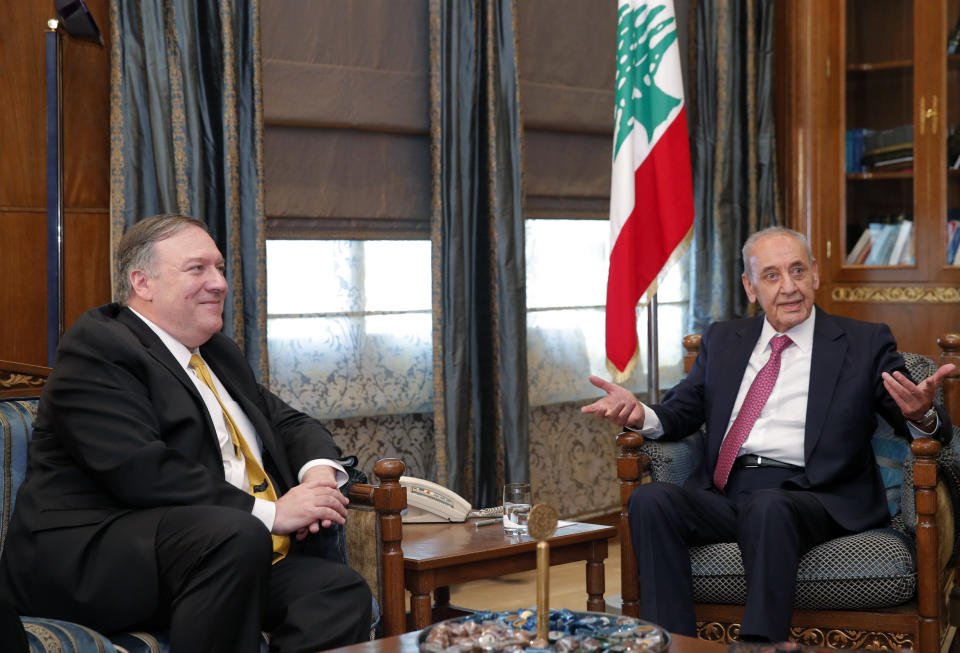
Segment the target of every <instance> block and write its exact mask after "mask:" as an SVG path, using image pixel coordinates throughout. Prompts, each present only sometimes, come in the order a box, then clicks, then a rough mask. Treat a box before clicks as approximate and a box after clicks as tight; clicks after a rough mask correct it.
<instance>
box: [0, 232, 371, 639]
mask: <svg viewBox="0 0 960 653" xmlns="http://www.w3.org/2000/svg"><path fill="white" fill-rule="evenodd" d="M117 258H118V268H119V271H120V275H121V277H122V282H121V284H120V287H119V289H118V295H117V296H118V298H119V299H120V300H121V303H119V304H108V305H106V306H101V307H99V308H95V309H93V310H91V311H88V312H87V313H85V314H84V315H82V316H81V317H80V318H79V319H78V320H77V322H76V323H75V324H74V325H73V326H72V327H71V329H70V330H69V331H68V332H67V333H66V334H65V336H64V338H63V341H62V344H61V345H60V348H59V351H58V353H57V359H56V362H55V365H54V369H53V372H52V373H51V375H50V378H49V381H48V382H47V385H46V387H45V388H44V391H43V394H42V396H41V398H40V403H39V407H38V415H37V421H36V425H35V428H34V433H33V439H32V441H31V443H30V449H29V468H28V471H27V477H26V479H25V480H24V482H23V484H22V486H21V489H20V493H19V495H18V498H17V502H16V507H15V510H14V514H13V517H12V521H11V526H10V531H9V534H8V536H7V539H6V547H5V550H4V560H3V564H2V565H0V567H2V569H0V572H2V573H3V576H4V578H3V581H4V582H3V585H4V586H5V590H6V592H7V593H8V594H9V596H10V597H12V599H13V601H14V603H15V605H16V607H17V608H18V609H19V610H20V611H21V612H22V613H25V614H32V615H42V616H44V617H52V618H62V619H67V620H71V621H77V622H79V623H81V624H84V625H88V626H91V627H94V628H96V629H98V630H101V631H104V632H111V631H116V630H120V629H130V628H135V627H137V626H141V625H147V626H154V625H160V624H163V625H169V628H170V646H171V650H172V651H204V652H208V651H224V652H225V653H236V652H238V651H251V652H252V651H257V650H258V647H259V639H260V637H259V634H260V632H261V630H266V631H269V633H270V648H271V650H277V651H317V650H322V649H327V648H333V647H336V646H342V645H347V644H351V643H355V642H358V641H361V640H363V639H365V638H367V637H368V636H369V628H370V610H371V595H370V590H369V588H368V587H367V586H366V583H365V582H364V581H363V579H362V578H361V577H360V576H359V575H358V574H357V573H356V572H354V571H353V570H352V569H350V568H349V567H347V566H346V565H343V564H340V563H338V562H334V561H331V560H327V559H324V558H322V557H319V556H318V555H317V553H318V551H319V550H320V548H321V544H322V543H321V541H320V540H321V538H322V537H323V536H324V535H326V534H327V532H328V529H329V528H330V527H331V525H332V524H343V523H344V521H345V518H346V505H345V504H346V503H347V499H346V498H345V497H344V496H343V494H342V493H341V492H340V490H339V486H340V485H342V483H343V482H344V481H346V478H347V476H346V472H345V470H344V468H343V466H342V464H341V462H339V461H338V459H340V458H341V452H340V449H339V448H338V447H337V446H336V444H335V443H334V441H333V438H332V437H331V435H330V433H329V432H328V431H327V430H326V429H325V428H324V427H323V426H322V425H321V424H320V423H319V422H317V421H316V420H314V419H311V418H310V417H308V416H306V415H304V414H302V413H300V412H298V411H296V410H294V409H293V408H291V407H290V406H288V405H287V404H285V403H284V402H283V401H281V400H280V399H279V398H278V397H277V396H275V395H274V394H272V393H271V392H270V391H268V390H267V389H266V388H264V387H263V386H261V385H260V384H259V383H258V382H257V380H256V379H255V378H254V375H253V372H252V370H251V369H250V366H249V365H248V364H247V362H246V360H245V359H244V357H243V354H242V353H241V352H240V350H239V349H238V348H237V346H236V345H235V344H234V343H233V342H232V341H231V340H230V339H229V338H227V337H226V336H224V335H223V334H221V333H220V328H221V326H222V324H223V319H222V313H223V304H224V299H225V296H226V291H227V284H226V281H225V279H224V275H223V268H224V260H223V256H222V255H221V254H220V252H219V251H218V249H217V247H216V245H215V244H214V242H213V240H212V239H211V238H210V236H209V235H208V234H207V232H206V229H205V226H204V224H203V223H202V222H200V221H197V220H194V219H193V218H187V217H184V216H170V215H164V216H155V217H153V218H150V219H148V220H144V221H142V222H140V223H138V224H137V225H135V226H134V227H132V228H131V229H130V230H129V231H128V233H127V234H126V235H125V236H124V238H123V240H122V241H121V242H120V244H119V247H118V252H117Z"/></svg>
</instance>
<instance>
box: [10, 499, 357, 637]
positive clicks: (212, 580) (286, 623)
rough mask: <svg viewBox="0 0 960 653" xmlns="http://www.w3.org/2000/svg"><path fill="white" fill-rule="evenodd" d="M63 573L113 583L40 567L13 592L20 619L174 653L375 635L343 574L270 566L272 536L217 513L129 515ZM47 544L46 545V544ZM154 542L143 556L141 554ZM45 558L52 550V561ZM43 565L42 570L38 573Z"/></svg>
mask: <svg viewBox="0 0 960 653" xmlns="http://www.w3.org/2000/svg"><path fill="white" fill-rule="evenodd" d="M61 530H62V531H67V532H62V533H47V534H46V535H49V536H54V537H58V538H61V539H62V542H63V545H62V549H63V551H64V553H65V554H66V555H65V556H64V558H65V561H64V562H63V564H66V565H73V566H76V565H80V564H82V565H84V566H85V567H84V568H85V569H86V568H89V569H90V570H104V569H106V570H108V572H109V573H106V574H104V573H99V572H97V573H94V572H93V571H91V572H90V573H86V574H81V577H83V576H85V577H87V578H88V579H89V581H88V582H82V583H80V586H79V587H64V586H63V583H60V584H57V582H56V580H57V576H58V575H62V576H65V574H58V572H57V569H56V568H57V565H58V564H60V561H59V560H49V559H47V560H42V561H39V560H38V561H37V564H36V566H35V568H34V569H32V570H31V574H30V575H31V576H33V577H34V579H35V580H36V582H34V583H30V585H29V587H23V586H20V587H18V588H17V590H18V591H17V592H16V595H17V599H18V600H17V607H18V609H19V610H20V611H21V612H22V613H25V614H32V615H36V616H44V617H54V618H59V619H67V620H70V621H76V622H78V623H81V624H83V625H86V626H90V627H93V628H95V629H97V630H100V631H101V632H105V633H110V632H115V631H118V630H128V629H133V628H137V627H140V628H143V627H147V628H153V627H169V629H170V650H171V652H172V653H181V652H192V651H197V652H202V653H208V652H218V651H222V652H223V653H244V652H250V653H253V652H255V651H259V641H260V631H261V630H267V631H269V632H270V635H271V638H270V648H271V650H276V651H283V652H293V651H319V650H324V649H329V648H335V647H337V646H344V645H347V644H352V643H356V642H359V641H362V640H364V639H367V638H368V637H369V633H370V610H371V595H370V590H369V588H367V585H366V583H365V582H364V581H363V579H362V578H361V577H360V576H359V574H357V573H356V572H355V571H353V570H352V569H350V568H349V567H347V566H346V565H343V564H340V563H336V562H332V561H330V560H325V559H322V558H317V557H313V556H310V555H300V554H297V553H293V552H294V551H297V550H298V549H301V548H303V547H302V546H301V545H300V543H294V544H293V545H292V547H291V555H289V556H287V557H286V558H284V559H283V560H281V561H280V562H278V563H277V564H275V565H271V564H270V561H271V559H272V557H273V554H272V542H271V539H270V534H269V533H268V532H267V529H266V528H264V526H263V524H262V523H261V522H260V521H259V520H258V519H257V518H256V517H253V516H252V515H251V514H249V513H247V512H244V511H241V510H235V509H232V508H222V507H216V506H176V507H171V508H154V509H147V510H139V511H132V512H130V513H128V514H127V515H125V516H122V517H120V518H118V519H115V520H113V521H112V522H111V523H110V524H109V525H108V526H106V527H105V528H103V529H102V532H100V533H99V534H98V537H97V542H98V546H97V547H96V548H94V547H88V549H87V550H86V551H81V552H77V555H76V557H73V554H74V553H75V552H73V551H71V550H70V549H69V533H68V531H69V529H61ZM41 536H43V534H41ZM145 541H146V542H149V550H148V548H147V547H146V546H144V542H145ZM47 550H49V549H47ZM44 563H45V564H44Z"/></svg>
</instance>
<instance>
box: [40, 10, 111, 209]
mask: <svg viewBox="0 0 960 653" xmlns="http://www.w3.org/2000/svg"><path fill="white" fill-rule="evenodd" d="M51 4H52V3H51ZM98 5H99V6H98ZM87 6H88V7H89V8H90V10H91V11H92V12H95V13H94V17H95V18H96V20H97V25H98V26H99V27H100V31H101V33H103V36H104V39H103V42H104V45H103V47H100V46H98V45H96V44H95V43H89V42H85V41H77V40H74V39H71V38H69V37H64V39H63V156H64V159H63V161H64V173H63V185H64V206H65V207H66V208H68V209H107V208H109V206H110V38H109V36H110V35H109V30H108V28H109V21H108V18H109V11H108V9H107V3H106V0H90V2H87Z"/></svg>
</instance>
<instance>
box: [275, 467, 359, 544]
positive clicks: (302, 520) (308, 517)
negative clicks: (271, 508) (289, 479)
mask: <svg viewBox="0 0 960 653" xmlns="http://www.w3.org/2000/svg"><path fill="white" fill-rule="evenodd" d="M347 502H348V500H347V498H346V497H345V496H343V493H341V492H340V490H339V489H338V488H337V487H336V485H335V484H334V485H333V487H331V484H330V483H328V482H326V481H322V480H308V481H304V482H303V483H300V484H299V485H297V486H295V487H293V488H292V489H291V490H290V491H289V492H287V493H286V494H284V495H283V496H282V497H280V498H279V499H278V500H277V513H276V516H275V517H274V519H273V530H272V532H273V534H274V535H289V534H291V533H296V535H297V539H303V538H304V537H306V534H307V532H311V533H316V532H318V531H319V530H320V525H321V524H322V525H323V526H324V527H327V526H330V525H331V524H334V523H336V524H345V523H346V521H347Z"/></svg>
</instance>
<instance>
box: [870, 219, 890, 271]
mask: <svg viewBox="0 0 960 653" xmlns="http://www.w3.org/2000/svg"><path fill="white" fill-rule="evenodd" d="M874 224H876V226H874ZM897 230H898V226H897V225H896V224H878V223H873V224H871V225H870V231H871V233H872V234H873V246H872V247H871V248H870V255H869V256H867V260H866V261H864V263H863V264H864V265H884V264H885V263H886V262H887V257H888V256H889V254H890V250H891V249H892V248H893V241H894V240H896V232H897Z"/></svg>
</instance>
